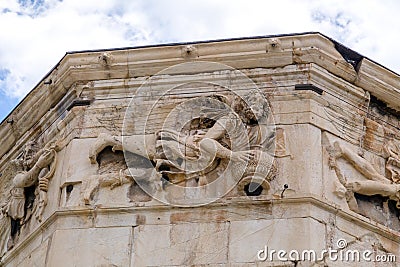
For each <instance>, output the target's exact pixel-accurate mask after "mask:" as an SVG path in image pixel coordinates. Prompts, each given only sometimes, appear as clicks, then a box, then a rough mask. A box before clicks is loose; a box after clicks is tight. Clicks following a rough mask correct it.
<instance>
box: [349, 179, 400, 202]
mask: <svg viewBox="0 0 400 267" xmlns="http://www.w3.org/2000/svg"><path fill="white" fill-rule="evenodd" d="M346 187H347V188H348V189H349V190H351V191H353V192H355V193H359V194H362V195H366V196H372V195H381V196H384V197H391V198H396V197H397V194H398V193H399V192H400V185H398V184H383V183H380V182H376V181H356V182H350V183H347V185H346Z"/></svg>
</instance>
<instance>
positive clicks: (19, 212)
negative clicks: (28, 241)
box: [1, 142, 60, 249]
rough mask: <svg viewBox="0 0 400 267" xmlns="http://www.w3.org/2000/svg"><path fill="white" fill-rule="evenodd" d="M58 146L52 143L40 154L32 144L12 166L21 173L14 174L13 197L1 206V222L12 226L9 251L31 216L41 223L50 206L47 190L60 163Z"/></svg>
mask: <svg viewBox="0 0 400 267" xmlns="http://www.w3.org/2000/svg"><path fill="white" fill-rule="evenodd" d="M59 150H60V149H59V146H58V145H57V144H50V145H47V146H45V147H44V148H43V149H40V150H39V151H37V148H36V144H35V143H34V142H29V143H28V144H27V145H26V146H25V149H24V151H23V153H22V155H20V157H19V158H17V159H15V160H13V161H12V162H11V164H14V165H15V166H16V169H17V170H19V171H17V172H16V174H15V175H14V178H13V180H12V186H11V190H10V195H9V198H8V200H7V201H6V203H4V204H2V209H1V210H2V216H3V218H2V223H4V224H6V223H7V224H10V225H11V227H10V231H9V233H4V232H3V234H5V235H7V236H9V238H4V239H3V237H2V238H1V240H2V241H4V242H5V240H8V244H7V246H8V249H10V248H12V247H13V246H14V243H15V241H16V238H17V237H18V234H19V231H20V228H21V227H23V225H24V224H26V223H27V222H28V221H29V220H30V219H31V218H32V216H33V217H34V218H35V219H36V220H37V221H39V222H40V221H42V215H43V211H44V208H45V207H46V205H47V203H48V198H47V191H48V185H49V180H50V179H51V177H52V176H53V175H54V171H55V166H56V163H57V160H56V155H57V152H58V151H59Z"/></svg>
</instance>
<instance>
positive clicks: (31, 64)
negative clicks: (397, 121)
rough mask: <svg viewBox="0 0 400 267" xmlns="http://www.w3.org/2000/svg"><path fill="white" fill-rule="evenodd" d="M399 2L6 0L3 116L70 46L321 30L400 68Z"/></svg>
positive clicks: (1, 50)
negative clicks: (399, 48)
mask: <svg viewBox="0 0 400 267" xmlns="http://www.w3.org/2000/svg"><path fill="white" fill-rule="evenodd" d="M399 11H400V1H397V0H354V1H353V0H343V1H341V0H325V1H321V0H318V1H313V0H303V1H296V0H292V1H291V0H279V1H265V0H264V1H263V0H260V1H256V0H254V1H252V0H236V1H235V0H219V1H218V0H201V1H200V0H198V1H194V0H63V1H61V0H0V26H1V28H0V121H2V120H3V119H4V118H5V117H6V116H7V115H8V114H9V113H10V112H11V110H12V109H13V108H14V107H15V106H16V105H17V104H18V102H19V101H20V100H21V99H22V98H23V97H24V96H25V95H26V94H27V93H28V92H29V91H30V90H32V89H33V87H34V86H35V85H36V84H37V83H38V82H39V81H40V80H41V79H42V78H43V77H44V76H45V75H46V73H47V72H49V71H50V70H51V68H52V67H53V66H54V65H56V64H57V62H58V61H59V60H60V59H61V58H62V57H63V56H64V54H65V53H66V52H67V51H76V50H88V49H103V48H104V49H106V48H116V47H126V46H137V45H149V44H159V43H169V42H184V41H198V40H210V39H221V38H233V37H246V36H256V35H271V34H283V33H300V32H307V31H319V32H321V33H323V34H325V35H327V36H329V37H332V38H334V39H335V40H337V41H339V42H341V43H342V44H344V45H346V46H348V47H349V48H351V49H353V50H355V51H357V52H359V53H361V54H363V55H364V56H367V57H369V58H371V59H372V60H374V61H377V62H378V63H380V64H382V65H384V66H386V67H387V68H389V69H391V70H393V71H395V72H397V73H400V53H399V52H398V51H397V49H398V47H399V43H400V15H399Z"/></svg>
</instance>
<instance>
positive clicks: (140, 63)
mask: <svg viewBox="0 0 400 267" xmlns="http://www.w3.org/2000/svg"><path fill="white" fill-rule="evenodd" d="M193 60H201V61H215V62H219V63H223V64H226V65H228V66H231V67H233V68H237V69H246V68H279V67H284V66H287V65H293V64H307V63H315V64H316V65H318V66H320V67H322V68H324V69H325V70H326V71H328V72H330V73H332V74H334V75H335V76H337V77H338V78H340V79H343V80H345V81H347V82H350V83H352V84H354V85H356V86H359V87H362V89H364V90H366V91H369V92H370V93H371V94H372V95H374V96H376V97H377V98H379V99H380V100H382V101H384V102H385V103H387V105H388V106H389V107H391V108H394V109H396V110H400V104H399V103H400V89H399V87H400V77H399V75H397V74H395V73H393V72H392V71H390V70H388V69H385V68H384V67H382V66H381V65H379V64H377V63H375V62H373V61H371V60H369V59H367V58H363V59H362V60H361V61H360V62H359V64H358V66H357V69H358V71H356V70H355V69H354V67H353V66H352V65H351V64H350V63H348V62H347V61H346V60H345V59H344V58H343V56H342V55H341V54H340V53H339V52H338V51H337V50H336V48H335V43H334V42H333V41H331V40H330V39H329V38H327V37H325V36H323V35H322V34H319V33H306V34H295V35H283V36H275V37H255V38H243V39H235V40H222V41H208V42H198V43H191V44H170V45H160V46H149V47H139V48H126V49H118V50H99V51H85V52H73V53H67V54H66V55H65V56H64V57H63V58H62V59H61V61H60V62H59V63H58V64H57V65H56V67H54V68H53V69H52V71H51V72H50V73H49V74H48V75H47V76H46V77H45V78H44V79H43V80H42V81H41V82H40V83H39V84H38V85H37V86H36V87H35V88H34V89H33V90H32V91H31V92H30V93H29V94H28V95H27V97H25V99H24V100H23V101H22V102H21V103H20V104H19V105H18V106H17V107H16V108H15V109H14V111H13V112H12V113H11V114H9V116H8V117H7V118H6V119H5V120H4V121H3V122H2V123H1V124H0V139H1V140H2V146H1V148H0V155H1V157H3V155H4V154H5V153H7V152H8V151H9V150H10V149H11V148H12V147H14V146H15V145H16V144H17V143H18V141H19V140H21V138H22V136H24V135H25V134H26V133H27V131H29V130H30V129H32V127H33V126H34V125H38V123H39V121H40V122H41V123H43V125H45V124H46V122H45V121H44V120H43V119H42V118H43V117H46V118H50V117H51V115H50V116H49V115H46V113H48V112H54V113H62V112H63V110H60V109H57V108H56V107H64V106H68V105H69V104H70V102H71V101H73V100H74V98H77V97H78V96H79V92H80V91H79V89H78V90H77V89H76V88H77V87H79V86H81V85H82V84H85V83H87V82H88V81H93V80H108V79H127V78H132V77H141V76H149V75H153V74H155V73H157V72H159V71H160V70H163V69H165V68H167V67H169V66H172V65H175V64H179V63H183V62H187V61H193ZM194 71H195V70H194ZM186 72H187V70H184V69H182V70H181V73H186ZM171 74H176V73H171ZM74 90H76V93H75V97H74V98H69V99H65V95H66V94H67V93H68V92H72V91H74ZM71 95H73V94H72V93H71ZM60 101H66V103H59V102H60ZM45 115H46V116H45ZM11 120H12V121H13V123H8V122H7V121H11ZM39 126H40V125H39ZM37 128H38V129H40V128H41V127H37Z"/></svg>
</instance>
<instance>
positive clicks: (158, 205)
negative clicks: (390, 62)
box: [0, 33, 400, 266]
mask: <svg viewBox="0 0 400 267" xmlns="http://www.w3.org/2000/svg"><path fill="white" fill-rule="evenodd" d="M340 47H341V45H340V44H338V43H336V42H334V41H332V40H331V39H329V38H327V37H325V36H323V35H321V34H318V33H310V34H299V35H287V36H275V37H260V38H244V39H241V40H225V41H215V42H200V43H193V44H178V45H165V46H157V47H142V48H131V49H129V48H127V49H121V50H110V51H106V50H104V51H103V50H102V51H92V52H82V53H80V52H77V53H67V55H66V56H65V57H64V58H63V59H61V61H60V62H59V64H58V66H57V68H55V69H53V70H52V72H51V73H49V74H48V76H47V77H45V78H44V79H43V80H42V81H41V82H40V83H39V84H38V86H37V87H36V88H34V89H33V90H32V92H31V93H30V94H29V95H28V96H27V97H26V98H25V99H24V100H23V101H22V102H21V103H20V105H19V106H18V107H17V108H16V109H15V110H14V111H13V112H12V113H11V114H10V115H9V117H8V119H12V120H13V123H6V122H5V121H7V120H5V121H4V122H3V123H2V124H1V125H0V138H1V140H2V145H1V147H0V174H1V175H0V193H1V194H0V208H1V214H0V266H397V265H399V264H400V262H399V260H400V245H399V244H400V221H399V208H400V204H399V203H400V131H399V129H400V120H399V118H400V116H399V114H400V107H399V103H400V101H398V100H399V98H400V88H399V84H400V77H399V76H398V75H397V74H395V73H393V72H391V71H390V70H387V69H385V68H384V67H382V66H380V65H379V64H376V63H375V62H372V61H371V60H369V59H366V58H363V57H362V56H360V58H361V60H360V62H358V65H357V68H354V67H353V65H354V63H351V62H350V61H349V58H348V56H349V55H346V54H345V53H346V52H343V50H341V49H340ZM354 53H355V52H354ZM217 62H218V63H217ZM177 64H178V65H177ZM47 79H51V80H52V81H53V82H52V84H51V85H48V84H45V83H44V81H45V80H47ZM32 110H34V111H35V112H32ZM340 240H341V241H344V242H345V243H346V244H345V246H344V247H343V248H342V251H348V250H357V251H359V252H363V251H367V250H371V251H372V254H371V255H372V256H373V257H375V256H376V255H385V256H395V257H397V258H396V259H394V258H390V260H388V261H387V262H385V263H384V262H366V261H365V260H361V261H354V260H353V261H345V260H334V259H332V258H329V257H328V256H326V255H325V257H321V258H315V259H313V260H303V261H302V260H290V259H288V260H283V259H279V258H276V257H277V254H275V258H274V260H269V259H267V260H265V261H262V260H260V259H258V252H259V251H260V250H263V249H265V248H266V246H267V247H268V249H269V250H272V249H273V250H276V251H279V250H285V251H286V252H290V251H292V250H296V251H298V252H300V253H301V252H302V251H309V250H314V251H315V252H316V253H317V256H319V254H318V253H321V251H323V250H324V249H325V250H328V249H337V248H338V246H339V245H340V243H338V242H339V241H340ZM286 256H287V255H286ZM374 259H376V258H374ZM396 264H397V265H396Z"/></svg>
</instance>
